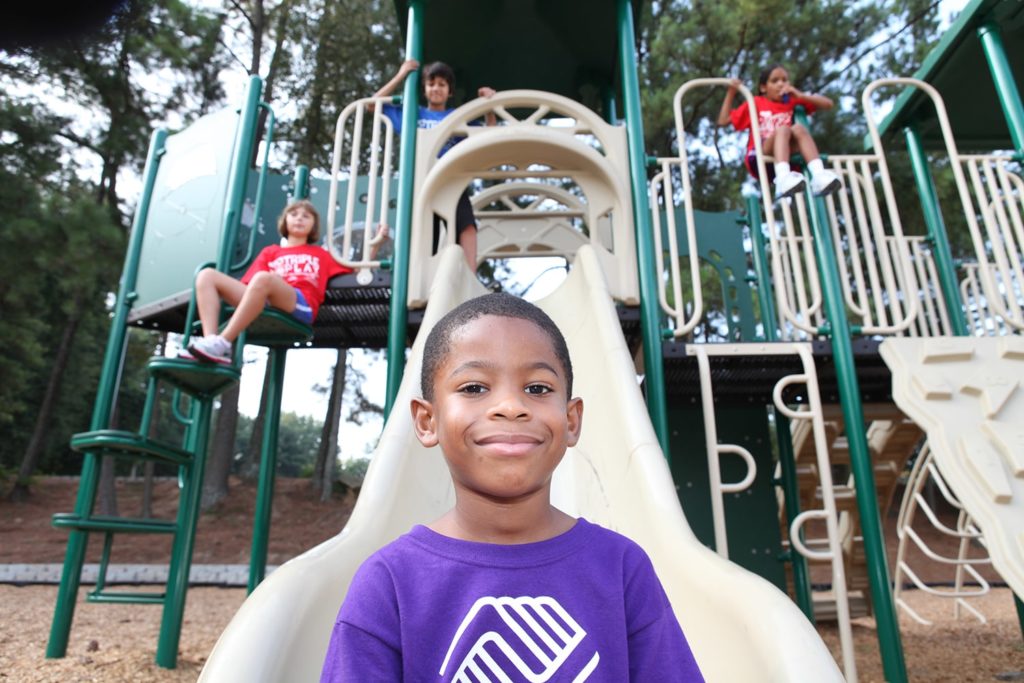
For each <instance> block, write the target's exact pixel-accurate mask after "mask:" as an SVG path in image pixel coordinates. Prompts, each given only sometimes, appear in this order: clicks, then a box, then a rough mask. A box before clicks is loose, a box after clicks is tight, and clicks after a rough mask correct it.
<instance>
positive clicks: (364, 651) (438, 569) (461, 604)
mask: <svg viewBox="0 0 1024 683" xmlns="http://www.w3.org/2000/svg"><path fill="white" fill-rule="evenodd" d="M320 680H321V681H346V682H350V681H351V682H354V681H360V682H362V681H389V682H393V681H469V680H473V681H476V680H502V681H504V680H511V681H515V682H516V683H519V682H521V681H529V680H545V681H590V682H596V681H608V682H609V683H622V682H623V681H659V682H663V681H703V680H704V679H703V677H702V676H701V673H700V669H699V668H698V667H697V663H696V661H695V660H694V658H693V654H692V653H691V652H690V646H689V645H688V644H687V642H686V637H685V636H684V635H683V631H682V629H681V628H680V627H679V622H677V621H676V617H675V614H674V613H673V612H672V606H671V605H670V604H669V601H668V597H667V596H666V595H665V591H664V590H663V589H662V587H661V584H660V583H659V582H658V577H657V576H656V575H655V573H654V567H653V566H652V565H651V561H650V559H649V558H648V557H647V555H646V554H645V553H644V551H643V550H642V549H641V548H640V546H638V545H637V544H636V543H634V542H633V541H630V540H629V539H627V538H626V537H625V536H622V535H620V534H617V533H615V532H613V531H609V530H607V529H604V528H602V527H599V526H596V525H594V524H590V523H589V522H587V521H586V520H583V519H580V520H578V521H577V523H576V524H575V526H573V528H572V529H570V530H569V531H567V532H565V533H564V534H561V535H560V536H557V537H555V538H552V539H550V540H547V541H541V542H539V543H528V544H524V545H499V544H492V543H472V542H469V541H460V540H456V539H453V538H448V537H446V536H442V535H440V534H438V533H436V532H434V531H431V530H430V529H427V528H426V527H424V526H417V527H415V528H413V530H412V531H410V532H409V533H408V534H405V535H404V536H402V537H401V538H399V539H397V540H396V541H394V542H393V543H391V544H389V545H387V546H385V547H384V548H382V549H381V550H379V551H378V552H376V553H375V554H374V555H372V556H371V557H370V558H369V559H367V560H366V562H364V563H363V565H362V566H361V567H360V568H359V571H358V572H356V575H355V577H354V578H353V579H352V585H351V586H350V587H349V591H348V595H347V597H346V598H345V602H344V604H343V605H342V606H341V610H340V611H339V613H338V619H337V621H336V622H335V625H334V631H333V632H332V634H331V643H330V647H329V648H328V650H327V657H326V659H325V661H324V668H323V673H322V674H321V678H320Z"/></svg>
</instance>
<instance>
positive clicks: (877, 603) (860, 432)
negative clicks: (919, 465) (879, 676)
mask: <svg viewBox="0 0 1024 683" xmlns="http://www.w3.org/2000/svg"><path fill="white" fill-rule="evenodd" d="M808 205H809V206H808V209H809V213H810V215H811V222H812V225H813V229H814V255H815V258H816V259H817V261H818V271H819V273H820V279H821V289H822V295H823V299H824V305H825V314H826V316H827V317H828V321H829V323H830V325H831V330H832V359H833V363H834V365H835V369H836V380H837V382H838V385H839V401H840V404H841V405H842V409H843V419H844V420H845V421H846V440H847V443H848V444H849V449H850V467H851V470H852V471H853V477H854V481H856V483H857V509H858V510H859V512H860V521H861V531H862V534H863V537H864V554H865V555H866V558H867V565H868V580H869V582H870V585H871V601H872V604H873V606H874V610H875V621H876V623H877V628H878V645H879V649H880V650H881V654H882V670H883V671H884V673H885V680H886V681H888V682H889V683H906V681H907V666H906V663H905V662H904V660H903V646H902V643H901V640H900V629H899V621H898V620H897V618H896V610H895V606H894V604H893V599H892V590H891V588H890V586H891V583H890V580H889V568H888V563H887V561H886V557H885V538H884V536H883V534H882V520H881V516H880V515H879V513H878V498H877V495H876V493H875V474H874V470H873V469H872V465H871V453H870V451H869V450H868V440H867V434H866V432H865V429H864V409H863V406H862V405H861V402H860V401H861V398H860V384H859V382H858V381H857V368H856V366H855V365H854V362H853V344H852V342H851V339H850V324H849V321H848V320H847V319H846V308H845V306H844V303H843V291H842V287H841V286H840V280H839V266H838V265H837V263H836V252H835V246H834V244H833V242H832V234H831V231H829V229H828V226H827V225H825V223H824V221H823V220H822V216H824V215H825V202H824V200H823V199H820V198H817V199H813V200H812V201H810V202H808Z"/></svg>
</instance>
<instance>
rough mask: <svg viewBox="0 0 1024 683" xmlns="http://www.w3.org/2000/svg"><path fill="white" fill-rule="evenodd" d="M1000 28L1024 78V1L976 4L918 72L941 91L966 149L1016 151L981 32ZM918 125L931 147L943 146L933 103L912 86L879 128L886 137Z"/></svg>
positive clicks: (978, 1) (1016, 71)
mask: <svg viewBox="0 0 1024 683" xmlns="http://www.w3.org/2000/svg"><path fill="white" fill-rule="evenodd" d="M989 22H992V23H994V24H995V25H996V26H998V27H999V33H1000V35H1001V37H1002V42H1003V47H1004V49H1005V50H1006V58H1007V61H1008V62H1009V64H1010V68H1011V70H1012V71H1013V73H1014V76H1015V78H1016V80H1017V82H1018V83H1020V82H1021V81H1022V80H1024V2H1022V0H972V1H971V3H970V4H968V5H967V7H965V8H964V9H963V11H962V12H960V15H959V16H958V17H957V19H956V21H955V22H954V23H953V25H952V26H950V28H949V30H948V31H946V33H945V35H943V37H942V40H941V41H939V44H938V45H937V46H936V47H935V49H934V50H932V51H931V53H930V54H929V55H928V57H927V58H926V59H925V60H924V63H923V64H922V65H921V68H920V69H918V71H917V73H915V74H914V78H918V79H920V80H922V81H925V82H927V83H930V84H931V85H933V86H935V88H936V89H938V91H939V93H940V94H941V95H942V99H943V101H944V102H945V104H946V111H947V113H948V114H949V121H950V125H951V126H952V129H953V135H954V137H955V138H956V141H957V147H958V148H959V149H961V150H962V151H967V150H993V149H1012V148H1013V141H1012V140H1011V139H1010V132H1009V128H1008V127H1007V124H1006V119H1005V118H1004V117H1003V110H1002V107H1001V106H1000V104H999V100H998V98H997V96H996V89H995V85H994V84H993V83H992V73H991V71H990V70H989V66H988V62H987V61H986V60H985V54H984V52H983V50H982V46H981V39H980V38H979V37H978V34H977V31H978V29H979V28H981V27H982V26H984V25H985V24H987V23H989ZM911 124H913V125H916V126H917V129H918V132H919V133H920V135H921V139H922V143H923V144H924V146H925V147H926V148H928V149H938V148H941V147H943V143H942V137H941V132H940V131H939V125H938V120H937V119H936V117H935V109H934V107H933V106H932V104H931V100H930V99H929V98H928V96H927V95H925V94H924V93H922V92H921V91H919V90H917V89H913V88H907V89H905V90H904V91H903V93H902V94H901V95H900V96H899V98H898V99H897V100H896V104H895V107H894V108H893V111H892V112H891V113H890V114H889V116H887V117H886V119H885V121H883V123H882V125H881V126H880V132H881V133H882V136H883V137H885V136H886V135H887V134H889V135H892V134H896V133H898V132H899V131H900V130H902V129H903V128H905V127H906V126H908V125H911Z"/></svg>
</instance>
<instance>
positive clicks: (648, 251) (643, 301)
mask: <svg viewBox="0 0 1024 683" xmlns="http://www.w3.org/2000/svg"><path fill="white" fill-rule="evenodd" d="M617 6H618V33H619V71H620V73H621V74H622V101H623V108H624V109H625V114H626V136H627V142H628V145H629V175H630V184H631V187H632V190H633V223H634V225H635V232H636V255H637V264H638V266H639V269H640V273H639V275H640V329H641V330H642V332H643V344H644V384H645V385H646V392H647V412H648V413H649V414H650V416H651V423H652V424H653V425H654V432H655V434H657V435H658V442H659V443H660V444H661V450H662V452H663V453H664V454H665V457H666V458H668V457H669V452H670V451H669V430H668V410H667V407H666V405H665V368H664V366H663V365H662V358H661V325H660V315H659V311H658V286H659V284H658V274H657V270H656V268H655V265H654V237H653V236H652V235H651V211H650V207H649V206H648V204H647V172H646V166H645V162H646V159H647V156H646V154H645V153H644V127H643V119H642V117H641V113H640V80H639V78H638V76H637V65H636V52H635V51H634V48H633V45H634V40H635V33H634V30H633V4H632V2H630V0H617Z"/></svg>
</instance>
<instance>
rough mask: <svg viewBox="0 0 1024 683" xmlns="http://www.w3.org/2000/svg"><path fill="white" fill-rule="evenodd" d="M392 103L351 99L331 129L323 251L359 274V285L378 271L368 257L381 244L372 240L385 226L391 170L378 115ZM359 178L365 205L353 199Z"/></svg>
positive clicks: (385, 127) (390, 132) (387, 132)
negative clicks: (358, 232)
mask: <svg viewBox="0 0 1024 683" xmlns="http://www.w3.org/2000/svg"><path fill="white" fill-rule="evenodd" d="M391 102H392V98H390V97H378V98H372V97H367V98H363V99H361V100H356V101H355V102H353V103H351V104H350V105H348V106H347V107H345V108H344V109H343V110H342V111H341V114H339V115H338V121H337V124H336V126H335V130H334V154H333V157H332V160H331V183H330V195H329V199H328V204H327V221H326V225H325V232H326V233H327V249H328V251H330V252H331V255H332V256H334V258H335V260H336V261H338V262H339V263H341V264H342V265H344V266H348V267H350V268H354V269H356V270H357V271H358V274H357V278H358V282H359V283H360V284H369V283H370V282H371V281H372V279H373V274H372V272H371V271H372V269H373V268H379V267H380V266H381V262H380V261H378V260H373V259H371V258H370V253H371V249H372V248H373V247H375V246H378V245H379V244H380V243H381V242H382V241H383V238H380V237H377V228H378V226H380V225H386V224H387V220H388V203H389V201H390V196H389V193H390V191H391V181H392V175H393V169H394V167H395V163H394V156H395V155H394V145H393V142H394V137H395V136H394V126H393V125H392V123H391V119H389V118H388V117H387V116H385V115H384V113H383V109H384V107H383V105H385V104H390V103H391ZM368 114H369V121H367V115H368ZM367 125H369V126H370V139H369V141H368V142H367V141H366V140H365V139H364V138H365V133H366V130H365V129H366V126H367ZM346 152H347V154H346ZM346 156H347V158H348V166H347V167H346V169H345V172H344V174H343V173H342V170H341V164H342V159H343V158H345V157H346ZM364 169H365V171H364ZM360 176H365V177H366V178H367V183H368V184H367V188H366V196H365V202H361V201H360V198H359V197H358V196H357V183H356V179H357V178H359V177H360ZM343 177H344V179H345V180H347V181H348V182H347V188H346V195H345V203H344V207H345V213H344V219H343V221H342V222H341V224H340V225H338V222H337V211H338V208H339V204H338V184H339V183H340V182H341V180H342V178H343ZM360 203H362V204H363V208H362V211H361V214H362V215H361V216H359V217H358V220H357V215H356V207H357V205H358V204H360ZM360 222H361V223H362V229H363V240H362V253H361V255H360V256H359V258H352V257H351V256H350V252H351V250H352V237H353V232H354V230H355V226H356V225H357V223H360ZM336 230H338V231H339V232H341V234H342V242H341V245H340V246H339V245H338V244H337V242H336V237H335V232H336Z"/></svg>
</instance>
